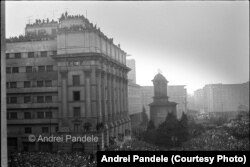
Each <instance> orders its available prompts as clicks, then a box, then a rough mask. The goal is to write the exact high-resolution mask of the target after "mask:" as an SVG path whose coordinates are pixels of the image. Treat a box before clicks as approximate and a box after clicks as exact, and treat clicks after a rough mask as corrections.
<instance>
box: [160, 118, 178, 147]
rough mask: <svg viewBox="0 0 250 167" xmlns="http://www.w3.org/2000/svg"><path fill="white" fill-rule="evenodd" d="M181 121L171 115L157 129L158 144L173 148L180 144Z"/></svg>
mask: <svg viewBox="0 0 250 167" xmlns="http://www.w3.org/2000/svg"><path fill="white" fill-rule="evenodd" d="M179 129H180V124H179V121H178V120H177V118H176V116H175V115H174V114H173V113H169V114H168V115H167V117H166V120H165V121H164V122H163V123H162V124H160V125H159V127H158V129H157V137H156V138H157V140H156V144H157V145H161V146H165V147H173V146H175V145H176V144H177V143H178V130H179Z"/></svg>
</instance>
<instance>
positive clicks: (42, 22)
mask: <svg viewBox="0 0 250 167" xmlns="http://www.w3.org/2000/svg"><path fill="white" fill-rule="evenodd" d="M45 23H46V24H49V23H57V21H55V20H54V19H52V20H51V21H50V20H49V19H48V18H47V19H46V20H45V19H42V20H41V19H36V21H35V22H34V23H29V24H27V26H37V25H41V24H45Z"/></svg>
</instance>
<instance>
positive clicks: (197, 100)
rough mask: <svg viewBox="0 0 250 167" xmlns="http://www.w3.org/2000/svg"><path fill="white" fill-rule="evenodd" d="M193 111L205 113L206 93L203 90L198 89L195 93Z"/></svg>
mask: <svg viewBox="0 0 250 167" xmlns="http://www.w3.org/2000/svg"><path fill="white" fill-rule="evenodd" d="M193 103H194V106H193V109H194V110H196V111H199V112H200V113H202V112H204V91H203V89H198V90H196V91H194V95H193Z"/></svg>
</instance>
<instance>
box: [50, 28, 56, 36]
mask: <svg viewBox="0 0 250 167" xmlns="http://www.w3.org/2000/svg"><path fill="white" fill-rule="evenodd" d="M51 34H52V35H53V36H56V29H55V28H53V29H52V32H51Z"/></svg>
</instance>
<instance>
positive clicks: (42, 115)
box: [7, 111, 52, 119]
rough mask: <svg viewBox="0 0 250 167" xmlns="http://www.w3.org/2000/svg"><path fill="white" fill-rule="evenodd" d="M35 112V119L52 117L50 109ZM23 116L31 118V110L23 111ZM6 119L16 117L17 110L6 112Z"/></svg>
mask: <svg viewBox="0 0 250 167" xmlns="http://www.w3.org/2000/svg"><path fill="white" fill-rule="evenodd" d="M36 114H37V115H36V118H37V119H50V118H52V111H46V112H44V111H41V112H37V113H36ZM23 118H24V119H32V117H31V112H24V113H23ZM7 119H18V118H17V112H8V113H7Z"/></svg>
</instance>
